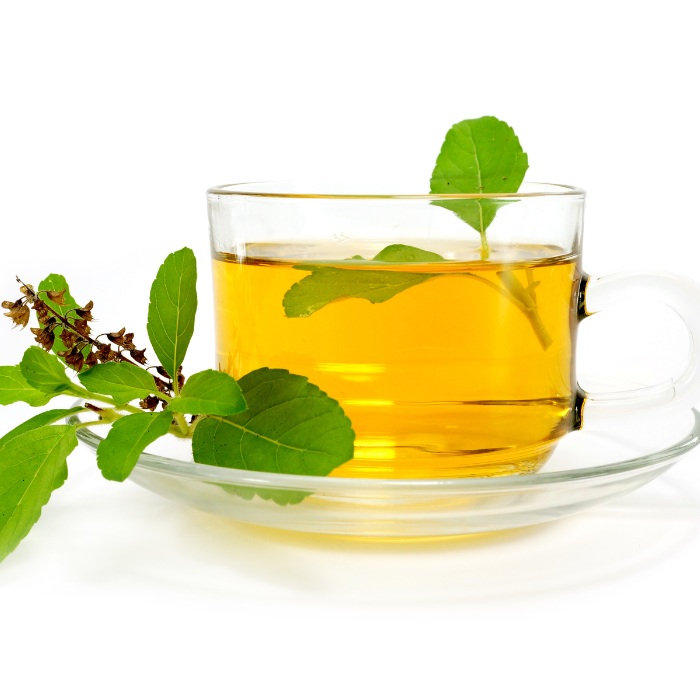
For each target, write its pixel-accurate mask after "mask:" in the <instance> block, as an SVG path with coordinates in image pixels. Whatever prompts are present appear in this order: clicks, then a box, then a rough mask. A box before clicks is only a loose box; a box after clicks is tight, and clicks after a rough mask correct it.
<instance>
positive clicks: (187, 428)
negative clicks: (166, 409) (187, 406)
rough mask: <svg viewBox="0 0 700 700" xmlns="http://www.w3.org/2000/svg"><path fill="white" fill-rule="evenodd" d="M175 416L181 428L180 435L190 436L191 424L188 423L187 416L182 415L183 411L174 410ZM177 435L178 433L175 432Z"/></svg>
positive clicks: (183, 436)
mask: <svg viewBox="0 0 700 700" xmlns="http://www.w3.org/2000/svg"><path fill="white" fill-rule="evenodd" d="M173 418H175V420H176V421H177V426H178V428H179V429H180V433H181V435H178V437H182V438H186V437H189V435H190V426H189V425H187V420H186V419H185V416H183V415H182V413H178V412H177V411H173ZM175 434H176V435H177V433H175Z"/></svg>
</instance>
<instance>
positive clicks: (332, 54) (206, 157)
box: [0, 0, 700, 699]
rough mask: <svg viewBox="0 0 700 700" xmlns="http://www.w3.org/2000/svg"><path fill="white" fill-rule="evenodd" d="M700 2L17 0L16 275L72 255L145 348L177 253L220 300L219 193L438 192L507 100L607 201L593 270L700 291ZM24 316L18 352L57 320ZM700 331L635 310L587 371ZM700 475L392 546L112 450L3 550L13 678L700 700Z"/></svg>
mask: <svg viewBox="0 0 700 700" xmlns="http://www.w3.org/2000/svg"><path fill="white" fill-rule="evenodd" d="M696 7H697V5H696V4H695V3H692V2H690V0H686V1H681V0H666V1H665V2H663V3H650V2H616V1H614V0H611V1H608V2H597V1H596V2H593V1H589V2H584V3H564V2H561V1H559V2H543V1H537V0H536V1H534V2H518V3H515V2H504V1H501V2H497V3H495V2H488V1H486V0H483V1H482V2H479V3H476V2H467V1H464V0H462V1H460V2H440V3H427V2H423V3H417V2H406V1H404V2H398V1H395V2H386V1H382V0H373V1H372V2H367V1H364V0H360V1H356V2H353V3H344V4H340V3H334V2H328V1H326V2H308V1H305V0H297V1H296V2H280V1H279V0H274V1H270V2H257V3H256V2H246V3H243V2H239V1H237V0H228V1H227V2H222V1H220V2H208V1H206V0H200V1H199V2H197V3H184V2H176V1H173V0H171V1H170V2H167V3H166V2H153V1H149V0H140V1H139V2H133V1H131V0H123V1H122V2H120V3H102V2H94V0H93V1H92V2H75V1H72V0H65V1H64V2H48V1H46V0H37V1H36V2H32V3H28V2H24V3H21V2H12V3H11V2H6V3H4V4H3V5H2V6H1V7H0V66H1V68H0V71H1V76H0V79H1V81H2V82H1V87H0V98H1V103H0V126H1V131H0V133H1V134H2V146H1V150H0V178H1V182H0V197H1V206H0V235H1V237H2V240H1V242H2V253H1V254H0V296H2V298H3V299H6V298H7V299H12V298H14V296H13V295H14V293H15V286H14V285H13V277H14V275H15V274H20V275H21V276H22V277H23V278H24V279H25V280H33V281H35V282H38V281H39V280H41V279H42V278H43V277H44V276H45V275H46V274H48V273H50V272H60V273H62V274H64V275H66V277H68V279H69V280H70V281H71V284H72V289H73V292H74V295H75V296H76V297H77V298H78V299H86V298H91V299H94V301H95V304H96V315H97V316H98V317H99V319H100V321H101V322H102V323H104V324H105V325H106V326H110V328H109V329H112V327H114V328H119V327H121V325H123V324H127V325H128V326H129V329H131V330H134V331H135V332H137V339H139V338H140V339H141V340H142V341H143V340H145V337H146V336H145V314H146V300H147V295H148V288H149V286H150V283H151V280H152V278H153V276H154V275H155V272H156V270H157V267H158V265H159V264H160V262H161V261H162V259H163V258H164V257H165V255H166V254H167V253H169V252H171V251H173V250H176V249H178V248H180V247H182V246H183V245H189V246H191V247H192V248H194V249H195V252H196V253H197V255H198V258H199V260H200V286H199V293H200V298H202V299H205V300H206V297H207V295H208V294H209V288H210V278H209V270H208V266H207V265H206V263H205V261H206V260H207V257H208V241H207V222H206V208H205V199H204V191H205V189H206V188H207V187H208V186H210V185H214V184H221V183H224V182H239V181H247V180H266V179H281V178H295V179H303V178H309V179H316V180H324V179H326V180H338V179H342V180H362V178H363V177H367V176H368V174H371V175H372V176H373V179H377V177H376V176H377V175H379V176H381V177H382V179H385V178H391V177H392V176H393V175H401V176H405V175H406V174H409V175H410V176H411V177H413V178H421V177H424V178H425V182H426V188H427V182H428V178H429V175H430V172H431V170H432V166H433V163H434V159H435V156H436V155H437V152H438V150H439V148H440V145H441V142H442V139H443V137H444V133H445V132H446V130H447V129H448V128H449V126H450V125H451V124H452V123H453V122H455V121H459V120H461V119H465V118H472V117H478V116H482V115H484V114H494V115H496V116H498V117H499V118H501V119H505V120H506V121H508V122H509V123H510V124H512V125H513V126H514V128H515V130H516V133H517V134H518V135H519V136H520V139H521V142H522V144H523V146H524V147H525V149H526V150H527V151H528V153H529V155H530V163H531V169H530V172H529V173H528V179H530V180H535V181H537V180H540V181H548V182H562V183H567V184H575V185H579V186H582V187H584V188H585V189H586V190H587V191H588V192H589V200H588V208H587V219H586V231H587V233H586V244H585V256H584V264H585V267H586V269H587V270H588V271H589V272H591V273H593V274H603V273H606V272H610V271H613V270H615V269H619V268H621V267H639V266H641V267H659V268H666V269H668V270H672V271H675V272H679V273H682V274H685V275H688V276H690V277H692V278H694V279H695V280H696V281H700V270H698V260H699V259H700V222H699V221H698V218H697V215H696V211H697V199H698V192H699V191H700V169H698V166H697V164H698V161H699V160H700V141H699V140H698V138H697V124H698V116H699V109H698V98H697V92H698V73H697V69H698V58H697V27H698V19H699V17H698V11H697V9H696ZM202 263H204V264H202ZM201 308H202V310H201V312H200V317H199V320H198V329H197V333H196V336H195V342H194V344H193V347H192V350H191V352H190V358H189V360H188V362H189V364H190V366H192V367H195V368H204V367H207V366H210V365H211V362H212V356H213V350H212V319H211V311H210V309H209V305H207V304H206V303H203V304H202V305H201ZM0 337H1V338H2V340H0V363H1V364H14V363H16V362H17V361H18V360H19V359H20V357H21V353H22V351H23V349H24V348H25V347H26V344H27V343H28V342H29V334H28V331H25V333H23V334H22V333H19V332H14V333H12V332H10V331H9V323H8V324H6V325H5V329H4V330H2V333H1V335H0ZM685 343H686V340H685V337H684V334H683V329H682V327H681V326H680V323H679V322H678V320H677V319H675V317H674V316H673V314H671V313H670V312H668V311H665V310H661V309H659V308H658V307H657V306H655V305H653V304H652V305H651V306H649V307H648V308H642V307H640V308H637V309H634V308H628V309H620V310H617V311H609V312H608V313H607V314H604V315H602V316H600V317H599V318H596V319H593V320H590V321H587V322H586V324H585V325H584V327H583V328H582V333H581V342H580V345H579V349H580V355H581V365H582V366H583V367H584V369H589V370H593V371H605V372H607V373H609V374H620V375H624V376H627V377H629V378H631V379H639V380H641V381H646V380H653V379H657V380H658V379H663V378H664V377H665V376H666V375H668V374H669V373H670V372H671V370H672V369H673V367H671V366H672V365H673V366H677V365H678V363H680V362H682V361H683V358H684V354H685V352H686V350H685V348H686V347H687V346H686V344H685ZM19 406H20V407H17V406H15V407H12V408H5V409H2V411H0V429H2V430H3V431H5V430H7V429H9V428H10V427H12V426H13V425H15V424H16V423H18V422H20V420H23V419H25V418H26V417H28V416H29V415H30V413H31V410H30V409H26V410H25V408H22V406H24V405H23V404H20V405H19ZM699 468H700V455H691V456H690V457H689V458H687V459H686V460H685V461H684V462H682V463H681V464H680V465H679V466H677V467H675V468H674V469H673V470H672V471H671V472H669V473H668V474H666V475H664V476H662V477H661V478H660V479H659V480H658V481H656V482H654V483H653V484H651V485H649V486H647V487H645V488H644V489H642V490H640V491H639V492H637V493H635V494H632V495H631V496H628V497H626V498H624V499H621V500H619V501H617V502H615V503H612V504H610V505H608V506H603V507H600V508H598V509H597V510H593V511H591V512H590V513H587V514H584V515H581V516H578V517H576V518H572V519H570V520H568V521H563V522H559V523H555V524H551V525H546V526H540V527H534V528H528V529H525V530H523V531H519V532H508V533H499V534H496V535H492V536H486V537H477V538H471V539H467V540H460V541H456V542H455V541H452V542H441V543H440V542H439V543H434V544H430V543H414V544H407V545H395V546H390V545H370V544H366V543H365V544H362V543H352V542H347V541H339V540H326V539H323V538H320V537H311V536H295V535H290V534H284V533H274V532H267V531H264V530H259V529H255V528H248V527H243V526H240V525H236V524H235V523H230V522H227V521H223V520H220V519H217V518H215V517H213V516H207V515H204V514H200V513H196V512H194V511H188V510H186V509H185V508H182V507H178V506H176V505H174V504H171V503H169V502H166V501H163V500H161V499H159V498H158V497H157V496H155V495H153V494H150V493H148V492H145V491H142V490H140V489H139V488H138V487H137V486H135V485H133V484H129V483H127V484H124V485H121V486H119V485H115V484H112V483H107V482H105V481H104V480H103V479H102V478H101V477H100V475H99V473H98V472H97V470H96V468H95V466H94V458H93V457H92V456H91V455H90V454H89V453H88V452H87V451H85V450H84V449H83V448H81V449H80V451H78V452H76V453H75V455H74V456H73V457H72V458H71V463H70V473H71V475H70V479H69V481H68V483H67V484H66V485H65V486H64V487H63V488H62V489H60V491H58V492H57V493H56V494H54V496H53V498H52V500H51V503H50V504H49V506H48V507H47V508H46V509H45V511H44V516H43V517H42V519H41V521H40V522H39V524H38V525H37V526H36V527H35V529H34V530H33V531H32V533H31V535H30V536H29V538H28V539H27V540H26V541H25V542H24V543H23V544H22V545H21V546H20V548H19V549H18V550H17V552H16V553H14V554H13V555H11V556H10V557H9V558H8V559H7V560H6V561H5V562H4V563H3V564H2V565H1V566H0V697H2V698H11V697H12V698H30V699H33V698H41V697H45V696H46V697H49V696H50V697H54V698H63V697H66V698H69V697H70V698H81V699H82V698H91V699H92V698H124V697H128V698H155V697H173V698H184V697H211V698H219V697H236V698H278V697H292V698H297V697H299V698H317V697H318V698H357V697H368V698H395V697H396V698H399V697H400V698H404V697H405V698H414V697H415V698H418V697H421V698H422V697H431V698H453V697H454V698H462V697H478V698H484V697H489V698H490V697H496V698H501V697H503V698H510V697H514V696H517V697H522V698H535V697H537V698H541V697H547V698H550V697H551V698H579V697H580V698H584V697H586V698H588V697H591V696H594V697H604V698H608V697H609V698H613V697H615V698H617V697H637V698H647V697H649V698H651V697H657V696H663V697H667V698H696V697H698V692H699V690H698V686H699V685H700V681H698V678H697V673H696V671H695V670H694V666H695V664H696V661H697V652H698V641H697V628H698V623H700V611H699V610H698V602H697V601H698V597H697V592H698V588H699V586H700V563H699V562H700V535H699V534H698V524H699V523H700V475H698V469H699Z"/></svg>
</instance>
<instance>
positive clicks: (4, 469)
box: [0, 425, 78, 561]
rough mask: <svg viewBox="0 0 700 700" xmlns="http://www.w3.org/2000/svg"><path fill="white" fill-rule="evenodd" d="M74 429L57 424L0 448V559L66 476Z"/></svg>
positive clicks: (20, 436)
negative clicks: (67, 459)
mask: <svg viewBox="0 0 700 700" xmlns="http://www.w3.org/2000/svg"><path fill="white" fill-rule="evenodd" d="M77 444H78V441H77V440H76V437H75V428H73V427H71V426H68V425H56V426H49V427H45V428H37V429H35V430H31V431H29V432H26V433H23V434H22V435H18V436H17V437H14V438H13V439H11V440H9V441H8V442H6V443H5V444H4V445H3V447H2V448H0V561H2V560H3V559H4V558H5V557H6V556H7V555H8V554H10V553H11V552H12V551H14V549H15V548H16V547H17V545H18V544H19V543H20V542H21V541H22V539H23V538H24V537H26V535H27V534H28V533H29V531H30V530H31V529H32V526H33V525H34V523H36V521H37V520H38V519H39V516H40V515H41V509H42V507H43V506H45V505H46V504H47V503H48V501H49V498H50V497H51V493H52V492H53V491H55V490H56V489H57V488H59V487H60V486H61V485H62V484H63V482H64V481H65V480H66V478H67V476H68V471H67V468H66V458H67V457H68V455H69V454H70V453H71V452H72V451H73V450H74V449H75V447H76V446H77Z"/></svg>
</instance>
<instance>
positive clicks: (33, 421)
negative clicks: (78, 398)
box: [0, 406, 85, 448]
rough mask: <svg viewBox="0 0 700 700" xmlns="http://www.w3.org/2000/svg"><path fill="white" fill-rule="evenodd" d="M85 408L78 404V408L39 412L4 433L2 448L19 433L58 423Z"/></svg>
mask: <svg viewBox="0 0 700 700" xmlns="http://www.w3.org/2000/svg"><path fill="white" fill-rule="evenodd" d="M84 410H85V409H84V408H83V407H82V406H77V407H76V408H54V409H52V410H50V411H44V412H43V413H39V414H38V415H36V416H33V417H32V418H30V419H29V420H27V421H25V422H24V423H21V424H20V425H18V426H17V427H16V428H14V429H13V430H10V432H9V433H7V434H6V435H3V437H1V438H0V448H2V447H4V445H5V444H6V443H8V442H9V441H10V440H12V439H13V438H16V437H17V436H18V435H24V433H28V432H29V431H30V430H35V429H36V428H43V427H45V426H47V425H51V424H52V423H58V421H60V420H63V419H64V418H68V416H72V415H75V414H76V413H81V412H82V411H84Z"/></svg>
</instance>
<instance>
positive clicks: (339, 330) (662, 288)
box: [208, 182, 700, 478]
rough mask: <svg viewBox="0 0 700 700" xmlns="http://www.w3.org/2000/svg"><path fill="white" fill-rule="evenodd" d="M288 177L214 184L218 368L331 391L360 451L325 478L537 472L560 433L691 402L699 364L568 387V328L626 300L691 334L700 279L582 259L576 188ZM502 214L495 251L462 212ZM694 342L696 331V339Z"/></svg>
mask: <svg viewBox="0 0 700 700" xmlns="http://www.w3.org/2000/svg"><path fill="white" fill-rule="evenodd" d="M351 192H352V191H350V190H342V189H338V188H328V187H327V186H326V187H319V186H311V185H303V184H297V183H286V182H280V183H256V184H243V185H227V186H223V187H216V188H212V189H211V190H209V193H208V196H209V216H210V224H211V241H212V254H213V265H214V288H215V304H216V322H217V340H216V350H217V362H218V366H219V368H220V369H222V370H225V371H227V372H229V373H230V374H231V375H233V376H234V377H236V378H240V377H241V376H243V375H244V374H246V373H248V372H250V371H252V370H254V369H257V368H259V367H276V368H284V369H287V370H289V371H290V372H292V373H294V374H300V375H304V376H306V377H308V378H309V380H310V381H311V382H312V383H314V384H316V385H318V386H319V387H320V388H321V389H322V390H323V391H325V392H326V393H328V394H329V395H330V396H332V397H333V398H335V399H337V400H338V401H339V402H340V404H341V406H342V407H343V409H344V411H345V412H346V414H347V415H348V416H349V417H350V419H351V420H352V423H353V427H354V429H355V432H356V440H355V457H354V459H353V460H352V461H350V462H348V463H346V464H345V465H343V466H341V467H340V468H338V469H336V470H335V471H334V472H333V473H332V476H358V477H381V478H437V477H471V476H497V475H505V474H518V473H528V472H532V471H535V470H537V469H538V468H539V467H540V466H541V465H542V464H543V463H544V462H545V461H546V460H547V458H548V457H549V455H550V454H551V452H552V450H553V449H554V447H555V446H556V442H557V440H559V439H560V438H561V437H562V436H564V435H566V434H567V433H569V432H571V431H573V430H578V429H580V428H581V427H582V425H583V423H584V421H585V422H586V424H587V425H588V424H589V423H590V422H594V421H596V420H605V417H606V416H607V415H613V414H619V413H620V412H624V413H627V414H629V415H633V414H634V412H636V411H640V410H650V409H654V410H669V409H670V408H671V407H672V408H685V407H688V406H690V405H692V404H693V403H694V401H695V400H697V399H698V397H699V396H700V385H699V380H698V372H697V358H696V356H695V354H693V357H692V358H691V361H690V363H689V365H688V366H687V367H686V369H685V371H684V372H683V373H682V374H681V375H680V376H679V377H678V379H676V380H669V382H666V383H663V384H661V385H658V386H655V387H649V388H647V389H643V390H640V391H637V392H624V393H616V394H613V395H605V396H602V395H601V396H591V395H587V394H586V393H585V392H584V391H583V390H581V389H580V388H579V387H578V386H577V382H576V374H575V349H576V331H577V327H578V323H579V322H580V321H581V320H582V319H583V318H585V317H586V316H587V315H589V314H590V313H592V312H594V311H597V310H599V309H600V308H602V307H603V306H606V305H608V304H609V303H612V302H614V301H617V300H618V299H621V298H625V297H628V296H632V297H634V298H639V296H640V295H641V296H646V297H652V298H655V299H661V300H662V301H666V302H667V303H669V304H670V305H671V306H672V307H673V308H674V309H676V311H678V312H679V313H680V314H681V316H682V317H683V318H684V320H685V321H686V323H687V325H688V328H689V330H690V332H691V337H692V335H693V333H697V330H698V322H699V320H700V319H699V313H700V312H699V309H700V288H699V287H697V286H696V285H695V284H693V283H692V282H689V281H688V280H685V279H684V278H681V277H678V276H675V275H671V274H669V273H650V272H643V273H624V274H622V275H619V274H618V275H612V276H609V277H605V278H602V279H600V280H597V279H596V280H594V279H589V278H588V276H587V275H585V274H584V273H583V272H582V270H581V265H580V261H581V240H582V231H583V210H584V199H585V193H584V192H583V190H580V189H578V188H574V187H566V186H559V185H543V184H526V185H524V186H523V188H522V191H521V192H518V193H517V194H509V195H385V194H363V195H357V194H352V193H351ZM459 207H475V208H478V209H479V210H480V209H481V207H492V208H493V207H496V208H498V214H497V215H496V217H495V219H494V221H493V223H492V224H491V225H490V227H489V228H488V231H487V241H488V248H485V246H484V244H483V241H482V240H481V237H480V235H479V233H478V232H477V231H475V230H474V229H472V228H470V227H469V226H468V225H467V224H465V223H464V221H462V220H461V219H460V218H459V217H458V216H456V215H455V211H456V210H458V209H459ZM696 337H697V336H696Z"/></svg>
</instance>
